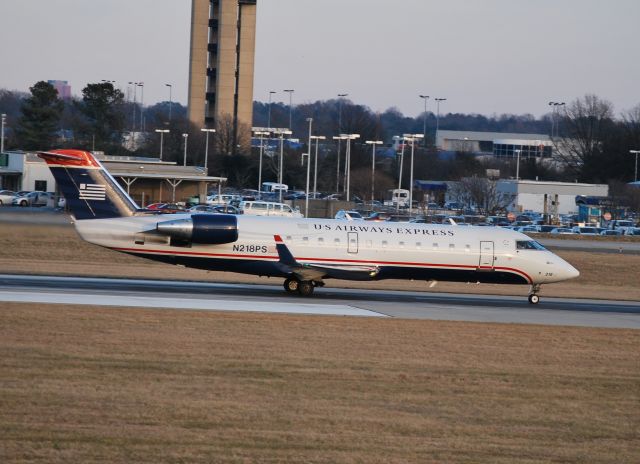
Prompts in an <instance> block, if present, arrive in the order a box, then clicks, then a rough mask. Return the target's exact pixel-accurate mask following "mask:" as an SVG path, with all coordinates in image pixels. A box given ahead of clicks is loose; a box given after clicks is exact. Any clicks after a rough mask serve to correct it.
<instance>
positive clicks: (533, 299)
mask: <svg viewBox="0 0 640 464" xmlns="http://www.w3.org/2000/svg"><path fill="white" fill-rule="evenodd" d="M539 291H540V284H533V285H531V288H530V289H529V303H531V304H538V302H539V301H540V297H539V296H538V292H539Z"/></svg>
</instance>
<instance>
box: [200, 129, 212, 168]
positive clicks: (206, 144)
mask: <svg viewBox="0 0 640 464" xmlns="http://www.w3.org/2000/svg"><path fill="white" fill-rule="evenodd" d="M200 130H201V131H202V132H205V133H206V134H207V138H206V141H205V143H204V173H205V174H206V175H209V171H208V170H207V166H208V161H209V134H210V133H211V132H215V131H216V130H215V129H200Z"/></svg>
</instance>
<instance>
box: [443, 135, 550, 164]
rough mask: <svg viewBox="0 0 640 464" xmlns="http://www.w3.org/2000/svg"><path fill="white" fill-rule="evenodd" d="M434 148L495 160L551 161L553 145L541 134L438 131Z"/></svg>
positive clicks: (547, 137)
mask: <svg viewBox="0 0 640 464" xmlns="http://www.w3.org/2000/svg"><path fill="white" fill-rule="evenodd" d="M436 147H438V149H440V150H442V151H449V152H467V153H474V154H477V155H490V156H495V157H497V158H516V157H517V156H518V154H520V159H528V158H538V159H543V158H545V159H551V158H553V142H552V141H551V138H550V137H549V136H548V135H544V134H516V133H508V132H476V131H452V130H439V131H438V137H437V140H436Z"/></svg>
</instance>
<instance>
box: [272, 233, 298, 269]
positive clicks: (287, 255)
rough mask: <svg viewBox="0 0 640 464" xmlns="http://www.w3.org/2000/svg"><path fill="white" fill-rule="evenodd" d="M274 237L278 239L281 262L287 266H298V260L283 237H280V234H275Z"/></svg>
mask: <svg viewBox="0 0 640 464" xmlns="http://www.w3.org/2000/svg"><path fill="white" fill-rule="evenodd" d="M273 238H274V239H275V241H276V250H277V251H278V257H279V258H280V263H282V264H286V265H287V266H298V262H297V261H296V259H295V258H294V257H293V255H292V254H291V252H290V251H289V247H287V245H285V244H284V241H283V240H282V237H280V236H279V235H274V236H273Z"/></svg>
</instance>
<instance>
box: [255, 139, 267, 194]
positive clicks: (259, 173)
mask: <svg viewBox="0 0 640 464" xmlns="http://www.w3.org/2000/svg"><path fill="white" fill-rule="evenodd" d="M253 133H254V135H259V136H260V160H259V162H258V166H259V167H258V199H262V155H263V154H264V143H263V142H264V136H265V135H269V132H267V131H261V130H254V131H253Z"/></svg>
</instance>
